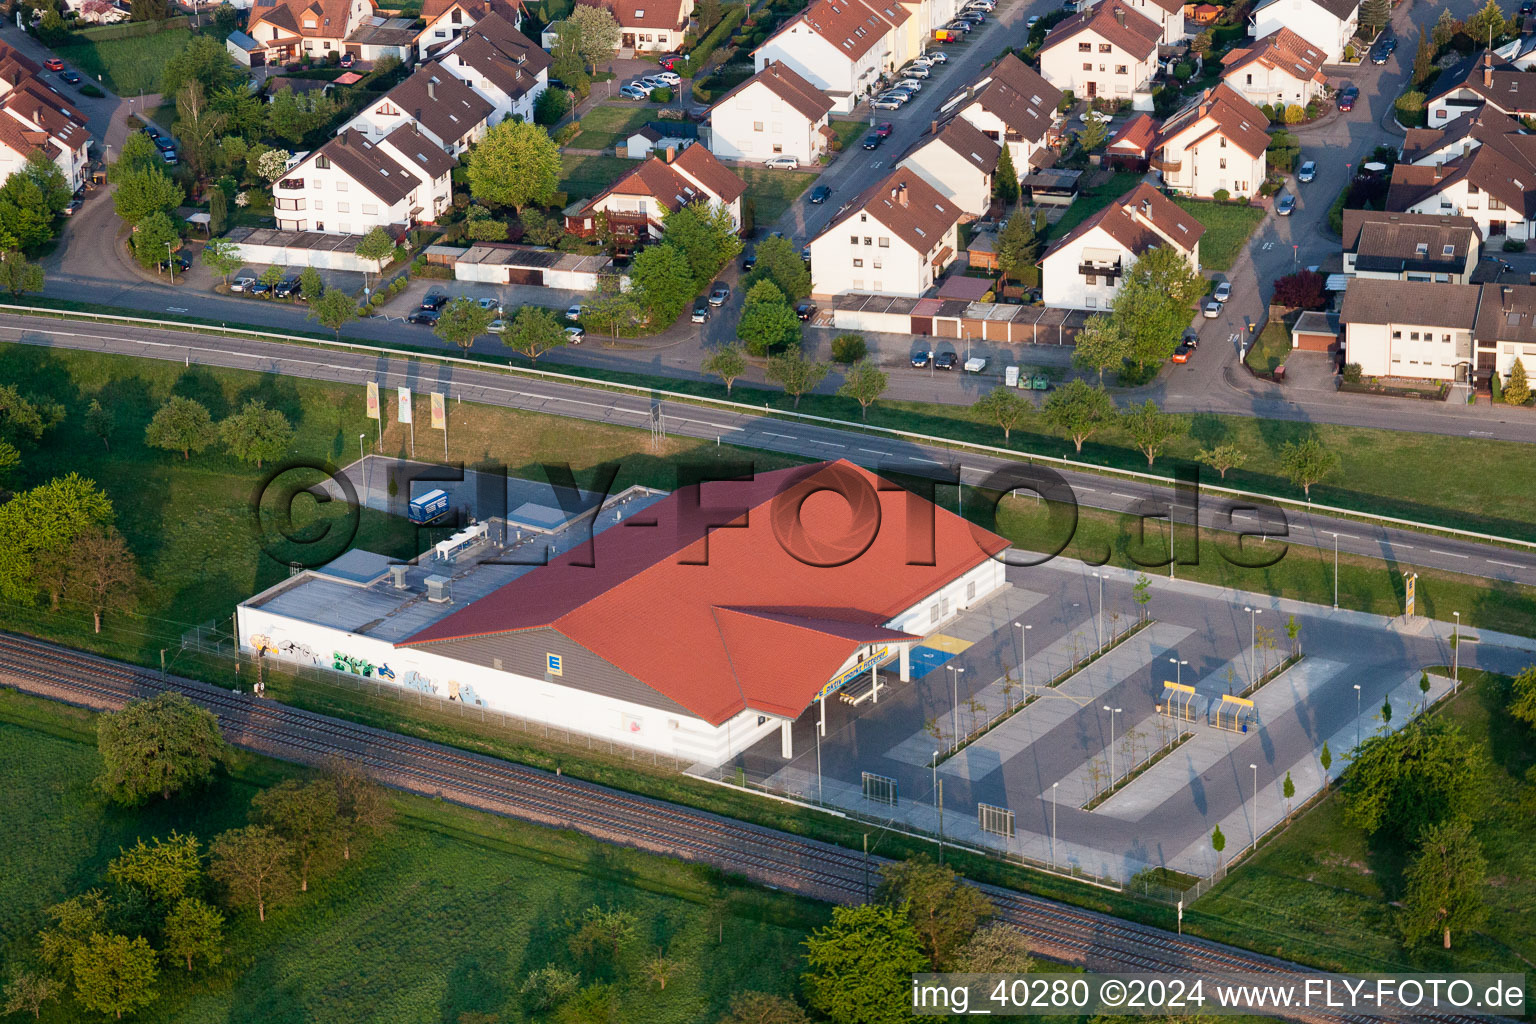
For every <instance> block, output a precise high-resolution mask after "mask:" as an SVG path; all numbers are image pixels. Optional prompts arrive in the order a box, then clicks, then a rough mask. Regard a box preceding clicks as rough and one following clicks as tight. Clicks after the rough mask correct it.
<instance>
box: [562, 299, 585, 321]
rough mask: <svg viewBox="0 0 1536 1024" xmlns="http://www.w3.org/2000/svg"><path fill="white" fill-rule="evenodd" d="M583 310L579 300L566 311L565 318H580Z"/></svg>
mask: <svg viewBox="0 0 1536 1024" xmlns="http://www.w3.org/2000/svg"><path fill="white" fill-rule="evenodd" d="M581 312H582V310H581V303H579V302H578V303H576V304H575V305H574V306H571V307H570V308H569V309H567V310H566V311H565V318H566V319H567V320H580V319H581Z"/></svg>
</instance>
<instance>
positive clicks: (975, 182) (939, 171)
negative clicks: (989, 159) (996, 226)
mask: <svg viewBox="0 0 1536 1024" xmlns="http://www.w3.org/2000/svg"><path fill="white" fill-rule="evenodd" d="M901 166H902V167H910V168H912V169H913V170H914V171H916V172H917V175H918V177H920V178H922V179H923V180H924V181H926V182H927V183H928V184H930V185H932V186H933V187H934V188H936V189H938V191H939V194H940V195H942V196H943V197H944V198H945V199H948V200H949V201H950V202H952V203H954V204H955V205H956V206H958V207H959V208H960V209H961V210H963V211H965V212H966V213H968V214H970V215H971V216H973V217H980V216H981V215H982V214H984V213H986V212H987V208H988V207H989V206H991V205H992V176H991V175H990V174H987V173H986V172H985V171H983V170H981V169H980V168H979V167H977V166H976V165H975V164H973V163H971V162H970V161H969V160H967V159H965V158H964V157H962V156H961V155H960V154H959V153H956V152H955V151H954V150H953V149H950V148H949V146H947V145H945V144H944V143H942V142H937V141H935V142H930V143H929V144H928V145H926V146H924V147H923V148H922V149H919V150H917V151H916V152H914V153H913V154H912V155H911V156H909V157H907V158H906V159H905V160H903V161H902V162H901Z"/></svg>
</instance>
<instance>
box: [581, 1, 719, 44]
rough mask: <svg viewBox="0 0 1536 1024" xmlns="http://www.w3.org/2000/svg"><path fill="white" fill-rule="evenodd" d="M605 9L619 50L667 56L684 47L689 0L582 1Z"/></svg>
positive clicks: (690, 2)
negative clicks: (615, 29)
mask: <svg viewBox="0 0 1536 1024" xmlns="http://www.w3.org/2000/svg"><path fill="white" fill-rule="evenodd" d="M581 2H582V3H585V4H589V5H590V6H593V7H606V8H608V10H609V11H611V12H612V13H613V20H614V21H617V22H618V23H619V49H620V50H638V51H641V52H645V53H666V52H667V51H668V50H675V49H677V48H678V47H680V46H682V45H683V36H684V35H686V34H687V32H688V14H689V12H690V11H691V10H692V9H693V3H692V0H581Z"/></svg>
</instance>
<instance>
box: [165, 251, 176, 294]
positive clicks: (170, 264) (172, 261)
mask: <svg viewBox="0 0 1536 1024" xmlns="http://www.w3.org/2000/svg"><path fill="white" fill-rule="evenodd" d="M165 266H166V269H167V270H169V271H170V272H171V284H175V283H176V251H175V250H174V249H172V248H171V243H170V242H166V243H165Z"/></svg>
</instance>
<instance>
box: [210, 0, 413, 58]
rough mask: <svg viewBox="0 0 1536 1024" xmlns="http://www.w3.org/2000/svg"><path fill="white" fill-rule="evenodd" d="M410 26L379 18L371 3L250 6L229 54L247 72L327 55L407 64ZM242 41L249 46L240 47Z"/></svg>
mask: <svg viewBox="0 0 1536 1024" xmlns="http://www.w3.org/2000/svg"><path fill="white" fill-rule="evenodd" d="M413 25H414V22H412V21H411V20H409V19H405V18H387V17H383V16H381V15H380V14H379V13H378V5H377V4H376V3H374V0H255V2H254V3H252V4H251V10H250V16H249V19H248V21H247V23H246V27H245V31H244V32H243V33H241V34H240V35H241V39H240V42H241V43H242V45H240V46H233V45H231V46H230V47H229V49H230V52H231V54H232V55H233V56H235V59H237V60H239V61H240V62H241V63H244V64H246V65H247V66H250V67H259V66H261V65H263V64H266V65H271V64H283V63H286V62H288V61H291V60H297V59H298V58H300V57H312V58H318V57H324V56H325V55H326V54H329V53H351V54H353V55H354V56H357V57H361V58H362V59H363V60H378V59H379V58H381V57H386V56H391V57H398V58H399V59H401V60H408V59H410V58H411V57H412V55H413V52H414V47H413V42H414V40H415V37H416V30H415V29H414V28H413V27H412V26H413ZM246 40H249V41H250V42H251V44H252V45H249V46H247V45H243V44H244V43H245V41H246Z"/></svg>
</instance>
